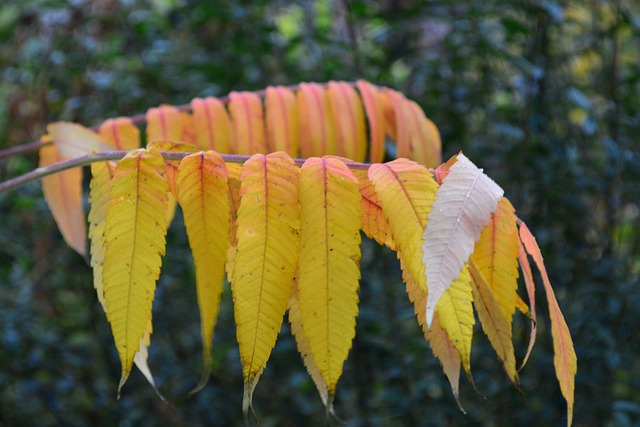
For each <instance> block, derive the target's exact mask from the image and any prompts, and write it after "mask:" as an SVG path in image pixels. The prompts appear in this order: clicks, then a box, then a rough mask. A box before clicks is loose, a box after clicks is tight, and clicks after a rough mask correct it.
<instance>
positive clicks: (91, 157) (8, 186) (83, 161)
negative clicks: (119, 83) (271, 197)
mask: <svg viewBox="0 0 640 427" xmlns="http://www.w3.org/2000/svg"><path fill="white" fill-rule="evenodd" d="M128 153H129V151H108V152H104V153H92V154H87V155H86V156H82V157H76V158H75V159H70V160H63V161H62V162H58V163H54V164H51V165H48V166H43V167H39V168H37V169H34V170H32V171H31V172H27V173H25V174H24V175H20V176H17V177H15V178H12V179H10V180H8V181H5V182H2V183H0V193H4V192H5V191H10V190H13V189H15V188H18V187H21V186H23V185H25V184H28V183H30V182H33V181H37V180H39V179H42V178H44V177H45V176H48V175H53V174H55V173H58V172H62V171H65V170H67V169H73V168H77V167H81V166H87V165H89V164H91V163H95V162H104V161H109V160H120V159H122V158H123V157H124V156H126V155H127V154H128ZM160 154H161V155H162V157H164V158H165V159H166V160H182V159H183V158H185V157H186V156H188V155H189V154H193V153H176V152H172V151H161V152H160ZM221 156H222V158H223V159H224V161H225V162H230V163H244V162H245V161H247V160H248V159H249V157H250V156H241V155H237V154H222V155H221ZM293 161H294V163H295V164H296V165H298V166H300V165H302V164H303V163H304V162H305V159H293ZM344 164H345V165H346V166H347V167H349V168H350V169H368V168H369V164H368V163H358V162H349V161H345V162H344Z"/></svg>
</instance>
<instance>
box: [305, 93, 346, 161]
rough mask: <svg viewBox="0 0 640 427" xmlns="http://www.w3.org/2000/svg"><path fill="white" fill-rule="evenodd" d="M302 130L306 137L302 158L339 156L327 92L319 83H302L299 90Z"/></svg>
mask: <svg viewBox="0 0 640 427" xmlns="http://www.w3.org/2000/svg"><path fill="white" fill-rule="evenodd" d="M298 108H299V110H300V129H301V130H302V132H303V135H304V137H305V138H304V141H301V144H300V152H301V154H302V157H304V158H309V157H314V156H324V155H327V154H329V155H337V154H338V149H337V146H336V135H335V124H334V123H333V118H332V116H331V107H330V105H329V98H328V96H327V91H326V90H325V89H324V88H323V87H322V86H320V85H319V84H317V83H300V86H299V89H298Z"/></svg>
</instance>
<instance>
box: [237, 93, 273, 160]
mask: <svg viewBox="0 0 640 427" xmlns="http://www.w3.org/2000/svg"><path fill="white" fill-rule="evenodd" d="M229 111H230V112H231V120H232V123H233V136H234V139H233V145H232V151H233V152H234V153H236V154H242V155H251V154H256V153H266V151H267V143H266V140H265V135H264V116H263V113H262V101H261V100H260V97H259V96H258V95H256V94H255V93H252V92H231V93H230V94H229Z"/></svg>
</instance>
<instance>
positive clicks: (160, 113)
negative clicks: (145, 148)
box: [146, 105, 184, 143]
mask: <svg viewBox="0 0 640 427" xmlns="http://www.w3.org/2000/svg"><path fill="white" fill-rule="evenodd" d="M146 116H147V143H149V142H152V141H160V140H165V141H166V140H168V141H174V142H179V141H183V140H184V139H183V137H182V136H183V132H184V115H183V113H181V112H180V111H179V110H178V109H177V108H176V107H173V106H171V105H161V106H159V107H157V108H149V109H148V110H147V115H146Z"/></svg>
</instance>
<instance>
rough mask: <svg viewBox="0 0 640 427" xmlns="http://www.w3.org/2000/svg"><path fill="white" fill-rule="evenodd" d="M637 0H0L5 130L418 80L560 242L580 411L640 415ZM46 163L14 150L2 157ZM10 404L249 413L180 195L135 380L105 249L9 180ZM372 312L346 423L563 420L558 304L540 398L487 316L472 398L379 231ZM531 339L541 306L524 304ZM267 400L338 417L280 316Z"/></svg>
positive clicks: (455, 138)
mask: <svg viewBox="0 0 640 427" xmlns="http://www.w3.org/2000/svg"><path fill="white" fill-rule="evenodd" d="M638 45H640V5H639V4H638V3H636V2H632V1H626V0H618V1H613V2H611V1H605V0H583V1H580V2H578V1H573V2H570V1H553V0H519V1H506V0H490V1H484V2H457V1H451V0H441V1H434V2H425V1H422V2H421V1H417V0H406V1H399V2H393V1H382V0H380V1H362V0H343V1H329V0H321V1H309V0H299V1H293V2H284V1H276V0H272V1H266V0H259V1H252V2H247V1H240V0H219V1H215V2H211V1H205V0H149V1H143V0H95V1H89V0H34V1H28V0H13V1H10V2H2V3H0V73H1V77H0V98H1V99H2V102H0V149H2V148H7V147H11V146H15V145H19V144H22V143H25V142H29V141H31V140H34V139H37V138H38V137H39V136H40V135H41V134H42V133H43V130H44V126H45V125H46V123H47V122H50V121H57V120H73V121H77V122H80V123H84V124H87V125H94V124H97V123H99V122H101V121H102V120H103V119H105V118H108V117H115V116H119V115H131V114H137V113H140V112H144V111H145V110H146V109H147V108H148V107H151V106H156V105H159V104H161V103H169V104H182V103H186V102H189V101H190V100H191V98H193V97H195V96H206V95H223V94H226V93H227V92H229V91H231V90H253V89H260V88H263V87H265V86H266V85H268V84H294V83H297V82H300V81H325V80H329V79H336V80H337V79H344V80H355V79H357V78H365V79H368V80H370V81H372V82H375V83H378V84H382V85H389V86H392V87H394V88H396V89H399V90H401V91H403V92H405V93H406V94H407V96H409V97H411V98H412V99H415V100H417V101H418V102H419V103H420V104H421V105H422V106H423V107H424V109H425V111H426V112H427V114H428V115H429V116H430V117H431V118H432V119H433V120H434V121H435V122H436V123H437V124H438V125H439V127H440V130H441V133H442V136H443V141H444V148H445V153H446V155H452V154H454V153H456V152H457V151H459V150H461V149H462V150H464V151H465V153H466V154H467V156H468V157H470V158H471V159H472V160H473V161H474V162H475V163H477V164H478V165H480V166H481V167H484V168H485V169H486V171H487V173H488V174H489V175H490V176H491V177H493V178H494V179H495V180H496V181H498V182H499V183H500V185H501V186H502V187H503V188H504V189H505V190H506V194H507V196H508V197H509V198H510V199H511V200H512V202H513V204H514V206H515V207H516V209H517V211H518V214H519V216H520V217H521V218H523V219H524V220H525V221H526V222H527V223H528V224H529V225H530V227H531V228H532V230H533V231H534V233H535V234H536V236H537V237H538V241H539V243H540V246H541V247H542V249H543V253H544V256H545V260H546V263H547V266H548V268H549V271H550V275H551V278H552V281H553V284H554V285H555V288H556V290H557V295H558V297H559V300H560V304H561V307H562V308H563V310H564V312H565V316H566V318H567V321H568V323H569V327H570V329H571V331H572V334H573V337H574V341H575V345H576V350H577V353H578V359H579V370H578V377H577V381H576V409H575V425H578V426H633V425H638V423H640V393H638V390H640V359H639V358H638V355H639V354H640V335H639V332H638V331H640V317H636V316H637V314H638V311H640V288H639V285H640V283H639V282H640V280H639V275H640V176H639V175H640V168H639V167H638V163H639V162H640V141H639V140H638V135H639V134H640V55H638V50H637V46H638ZM35 164H36V156H35V155H33V154H32V155H28V156H25V157H21V158H11V159H9V160H6V161H0V180H4V179H7V178H9V177H11V176H15V175H18V174H20V173H24V172H26V171H28V170H29V169H31V168H33V167H34V166H35ZM0 212H1V213H0V218H1V219H2V221H0V425H12V426H28V425H40V426H54V425H56V426H57V425H69V426H76V425H77V426H82V425H108V426H111V425H115V424H117V425H121V426H128V425H150V426H155V425H158V426H159V425H163V426H164V425H193V426H199V425H221V426H222V425H241V424H242V417H241V411H240V401H241V396H242V374H241V368H240V364H239V360H238V349H237V344H235V330H234V326H233V314H232V307H231V299H230V295H229V291H228V289H227V290H226V292H225V298H224V300H223V304H222V312H221V315H220V319H219V322H218V323H219V325H218V327H217V330H216V337H215V342H214V354H213V360H214V371H213V374H212V378H211V381H210V383H209V385H208V386H207V387H206V388H205V389H204V390H203V391H202V392H200V393H199V394H197V395H196V396H195V397H193V398H191V399H184V395H185V394H186V392H188V391H189V390H190V389H191V388H192V387H193V386H194V385H195V384H196V383H197V380H198V378H199V373H200V371H199V369H200V366H201V365H200V363H201V360H200V354H201V350H200V342H199V339H200V338H199V329H198V326H197V325H198V321H199V319H198V314H197V310H194V307H196V302H195V289H194V285H193V282H194V278H193V276H194V275H193V267H192V261H191V258H190V254H189V251H188V245H187V242H186V236H185V233H184V230H183V226H182V224H181V220H180V218H178V219H177V221H176V222H175V223H174V224H173V226H172V228H171V230H170V233H169V242H168V243H169V244H168V253H167V256H166V257H165V260H164V266H163V275H162V277H161V279H160V282H159V284H158V290H157V292H156V302H155V304H154V335H153V338H152V347H151V356H150V357H151V359H150V364H151V368H152V370H153V371H154V374H155V376H156V379H157V383H158V385H159V388H160V389H161V391H162V392H163V393H164V394H165V396H167V398H168V399H169V400H170V401H171V402H172V403H171V404H170V405H167V404H164V403H162V402H161V401H160V400H159V399H158V398H157V397H156V396H155V395H154V392H153V390H152V389H151V388H150V387H149V386H148V385H146V384H145V382H144V379H143V378H142V376H141V375H133V376H132V378H131V380H130V381H129V383H128V384H127V386H126V387H125V389H124V392H123V397H122V398H121V399H120V400H119V401H117V400H116V387H117V380H118V375H119V362H118V360H117V354H116V352H115V349H114V348H113V344H112V338H111V336H110V331H109V328H108V325H107V322H106V320H105V318H104V315H103V314H102V311H101V308H100V306H99V304H98V303H97V300H96V298H95V295H94V291H93V288H92V279H91V274H90V271H89V267H88V266H87V265H86V262H85V261H84V260H83V259H81V258H80V257H78V256H77V255H76V254H75V253H73V252H72V251H71V250H70V249H69V248H67V247H66V246H65V244H64V243H63V242H62V240H61V238H60V236H59V234H58V232H57V231H56V228H55V225H54V224H53V221H52V218H51V215H50V214H49V213H48V211H47V209H46V206H45V204H44V201H43V198H42V194H41V191H40V188H39V186H38V185H37V184H33V185H28V186H26V187H23V188H21V189H19V190H17V191H14V192H12V193H9V194H3V195H0ZM362 272H363V278H362V282H361V293H360V298H361V301H362V302H361V305H360V314H359V317H358V326H357V336H356V340H355V342H354V347H353V349H352V351H351V354H350V357H349V359H348V361H347V363H346V367H345V373H344V376H343V378H342V379H341V381H340V384H339V387H338V396H337V401H336V406H337V412H338V414H339V416H340V417H342V418H343V419H344V420H345V422H346V425H347V426H365V425H366V426H417V425H422V426H447V425H474V426H475V425H484V426H511V425H534V424H535V425H563V424H564V419H565V418H564V417H565V404H564V401H563V399H562V397H561V395H560V392H559V388H558V386H557V383H556V381H555V378H554V372H553V364H552V357H553V355H552V347H551V336H550V335H551V334H550V328H549V323H548V321H547V320H546V319H545V317H546V313H545V312H546V304H545V300H544V296H543V295H542V292H539V293H538V301H537V302H538V306H539V307H541V311H542V313H541V317H542V319H541V322H540V325H539V339H538V344H537V346H536V348H535V349H534V353H533V355H532V357H531V360H530V362H529V364H528V366H527V367H526V368H525V370H524V371H523V372H522V373H521V379H522V384H521V385H522V389H523V393H524V397H525V398H524V399H523V398H522V397H520V396H518V395H517V393H516V392H515V390H514V388H513V387H512V386H511V385H510V384H509V383H508V381H507V379H506V377H505V376H504V375H503V374H502V372H501V369H500V366H499V364H498V362H497V361H496V358H495V356H494V354H493V351H492V350H491V348H490V347H489V345H488V343H487V341H486V339H485V338H483V337H482V336H481V334H478V336H477V339H476V340H475V347H474V350H473V354H472V357H473V359H472V363H473V367H474V379H475V383H476V384H477V386H478V389H479V392H480V393H481V394H482V395H484V396H486V397H487V400H483V399H482V397H480V396H478V395H477V394H476V393H475V392H474V390H473V388H472V387H471V386H470V385H469V383H468V382H467V381H466V380H464V379H463V380H462V387H461V388H462V392H461V394H462V396H461V400H462V404H463V406H464V407H465V409H466V410H467V411H468V414H467V415H463V414H462V413H461V412H460V411H459V410H458V409H457V406H456V403H455V401H454V399H453V397H452V396H451V393H450V391H449V388H448V384H447V382H446V380H445V378H444V375H442V372H441V369H440V367H439V366H438V364H437V362H436V361H435V360H434V358H433V357H432V356H431V355H430V352H429V351H428V349H427V345H426V344H425V343H424V341H423V339H422V337H421V334H420V332H419V329H418V327H417V325H416V322H415V320H414V318H413V314H412V310H411V307H410V305H409V303H408V301H407V298H406V296H405V295H404V290H403V285H402V283H401V278H400V274H399V266H398V262H397V260H396V259H395V257H394V255H393V254H392V253H391V252H390V251H386V250H384V249H382V248H379V247H377V246H375V245H373V244H371V242H365V243H364V246H363V261H362ZM515 328H516V329H515V334H514V336H515V339H516V346H517V353H518V354H517V355H518V357H520V358H521V357H522V356H523V353H524V350H525V348H526V342H527V335H526V334H527V324H526V322H525V321H524V320H523V319H522V318H521V316H520V317H518V318H517V319H516V322H515ZM255 406H256V410H257V413H258V416H259V417H260V421H261V424H262V425H263V426H271V425H285V426H286V425H289V426H294V425H323V424H324V422H325V418H324V409H323V408H322V405H321V402H320V399H319V398H318V396H317V393H316V391H315V389H314V387H313V384H312V383H311V382H310V380H309V379H308V376H307V374H306V372H305V371H304V367H303V365H302V362H301V361H300V358H299V356H298V355H297V352H296V350H295V344H294V342H293V340H292V338H291V336H290V333H289V330H288V327H287V326H286V325H285V326H283V331H282V334H281V338H280V340H279V341H278V343H277V345H276V348H275V350H274V353H273V355H272V358H271V360H270V362H269V364H268V366H267V369H266V371H265V374H264V376H263V378H262V380H261V381H260V384H259V385H258V388H257V390H256V397H255Z"/></svg>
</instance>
